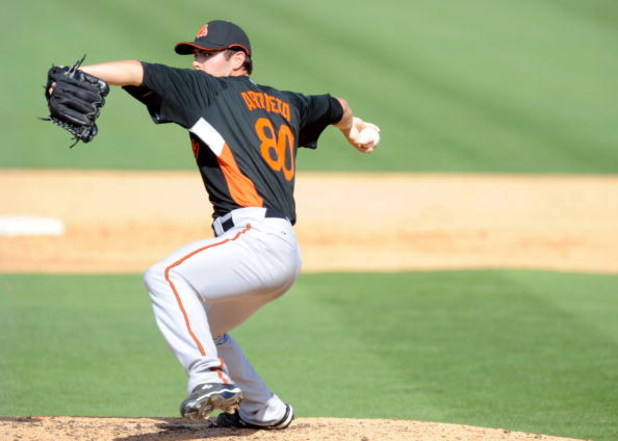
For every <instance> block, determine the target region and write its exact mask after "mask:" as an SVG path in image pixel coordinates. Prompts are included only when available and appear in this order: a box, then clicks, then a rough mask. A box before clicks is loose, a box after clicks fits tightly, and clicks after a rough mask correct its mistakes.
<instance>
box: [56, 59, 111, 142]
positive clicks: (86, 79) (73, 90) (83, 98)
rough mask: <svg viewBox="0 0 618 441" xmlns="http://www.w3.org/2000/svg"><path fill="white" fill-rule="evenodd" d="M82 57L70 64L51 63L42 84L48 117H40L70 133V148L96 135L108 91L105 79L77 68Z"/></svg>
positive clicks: (90, 139) (88, 140)
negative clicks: (54, 64)
mask: <svg viewBox="0 0 618 441" xmlns="http://www.w3.org/2000/svg"><path fill="white" fill-rule="evenodd" d="M84 58H85V56H84ZM84 58H82V59H81V60H79V61H78V62H77V63H75V64H74V65H73V66H72V67H68V66H52V67H51V69H49V71H48V72H47V84H46V85H45V98H46V99H47V106H48V107H49V118H44V119H45V120H46V121H51V122H52V123H54V124H57V125H59V126H60V127H62V128H63V129H65V130H68V131H69V132H70V133H71V134H72V135H73V137H74V138H73V139H75V143H73V145H72V146H71V147H73V146H74V145H75V144H77V143H78V142H79V141H82V142H90V141H92V139H93V138H94V137H95V136H96V134H97V133H98V128H97V125H96V124H95V121H96V120H97V118H98V117H99V111H100V109H101V107H103V105H104V104H105V96H106V95H107V94H108V93H109V86H108V85H107V83H106V82H105V81H103V80H101V79H100V78H97V77H95V76H92V75H89V74H87V73H86V72H82V71H81V70H79V66H80V65H81V64H82V62H83V61H84Z"/></svg>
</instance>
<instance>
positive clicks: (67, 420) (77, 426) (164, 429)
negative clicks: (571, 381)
mask: <svg viewBox="0 0 618 441" xmlns="http://www.w3.org/2000/svg"><path fill="white" fill-rule="evenodd" d="M0 437H2V439H3V440H7V441H8V440H10V441H14V440H22V441H30V440H36V441H69V440H70V441H154V440H156V441H181V440H182V441H185V440H201V439H216V440H218V441H238V440H243V441H244V440H247V441H248V440H265V441H280V440H281V441H284V440H285V441H301V440H302V441H322V440H329V441H374V440H379V441H406V440H414V441H437V440H440V441H484V440H491V441H567V440H571V439H570V438H558V437H552V436H547V435H539V434H531V433H523V432H511V431H508V430H503V429H486V428H480V427H470V426H459V425H453V424H438V423H424V422H420V421H403V420H362V419H339V418H301V419H297V420H295V421H294V423H292V425H291V426H290V427H289V428H288V429H286V430H283V431H265V430H251V429H242V430H240V429H226V428H218V427H211V426H210V425H209V424H208V423H206V424H191V423H186V422H184V421H183V420H180V419H173V418H88V417H0Z"/></svg>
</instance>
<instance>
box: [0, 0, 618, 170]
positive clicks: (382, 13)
mask: <svg viewBox="0 0 618 441" xmlns="http://www.w3.org/2000/svg"><path fill="white" fill-rule="evenodd" d="M4 9H5V10H4V13H3V15H2V18H0V20H1V21H0V23H1V24H2V28H3V30H4V32H5V38H4V39H3V42H2V45H3V53H4V56H5V59H6V60H7V61H6V62H5V66H4V68H3V69H2V72H1V75H2V77H1V79H2V84H5V89H4V99H3V100H2V103H1V104H0V111H1V112H2V120H3V121H4V127H3V130H2V134H1V135H0V136H2V155H1V156H0V166H2V167H50V166H54V167H62V168H112V169H113V168H122V169H126V168H138V169H139V168H163V169H165V168H170V167H171V168H193V167H194V164H193V161H192V157H191V154H190V149H189V143H188V137H187V135H186V134H185V133H184V132H183V131H182V130H179V129H178V128H177V127H173V126H160V127H155V126H154V124H152V122H151V120H150V117H149V116H148V114H147V112H146V110H145V109H144V108H142V106H141V105H140V104H139V103H137V102H135V101H134V100H133V99H131V98H130V97H129V96H128V95H127V94H126V93H125V92H123V91H121V90H114V91H113V92H112V94H111V95H110V97H109V99H108V104H107V105H106V107H105V108H104V109H103V112H102V116H101V119H100V120H99V121H100V122H99V127H100V129H101V133H100V135H99V137H98V138H97V139H96V140H95V141H93V142H92V143H91V144H89V145H81V146H79V148H75V149H73V150H69V149H68V146H69V145H70V141H69V138H70V137H69V136H68V135H67V134H66V133H64V132H63V131H62V130H61V129H59V128H57V127H51V126H50V125H49V124H46V123H43V122H41V121H38V120H36V117H38V116H45V115H46V107H45V102H44V99H43V90H42V85H43V84H44V82H45V76H46V72H47V69H48V68H49V67H50V65H51V64H52V63H56V64H71V63H72V62H73V61H74V60H76V59H78V58H80V57H81V56H82V55H83V54H84V53H87V54H88V59H87V60H88V61H89V62H91V63H94V62H101V61H108V60H115V59H141V60H145V61H152V62H162V63H166V64H170V65H174V66H179V67H182V66H187V67H188V66H189V61H190V59H189V58H187V57H180V56H178V55H176V54H175V53H174V52H173V50H172V48H173V46H174V44H176V43H177V42H179V41H184V40H186V39H191V38H192V36H193V35H194V33H195V31H196V30H197V29H198V28H199V27H200V25H201V24H202V22H203V21H206V20H208V19H212V18H225V19H231V20H234V21H237V22H238V23H240V24H241V25H242V26H243V27H244V28H246V30H247V32H248V33H249V35H250V37H251V38H252V42H253V46H254V52H255V64H256V70H255V75H254V78H255V80H256V81H258V82H261V83H263V84H269V85H273V86H276V87H279V88H283V89H292V90H297V91H302V92H305V93H325V92H330V93H332V94H334V95H338V96H343V97H345V98H347V99H348V100H349V101H350V103H351V105H352V106H353V109H354V110H355V111H356V112H357V113H358V114H359V115H361V116H362V117H364V118H366V119H368V120H371V121H375V122H376V123H378V124H379V125H380V126H381V127H382V129H383V136H382V148H381V149H380V151H378V152H376V154H375V155H372V156H371V157H367V156H364V155H358V154H351V153H350V151H349V148H348V147H347V145H346V144H345V143H344V142H343V140H342V138H341V136H340V135H339V134H337V133H335V131H332V133H328V134H327V135H326V136H325V137H324V139H323V140H322V143H321V148H320V152H319V153H318V152H307V151H303V152H302V154H301V160H300V161H299V169H311V170H315V169H318V170H384V171H392V170H399V171H402V170H403V171H412V170H420V171H435V170H437V171H459V172H544V173H545V172H565V173H572V172H583V173H616V172H617V171H618V149H617V148H616V146H617V145H618V131H617V130H616V121H618V106H616V102H618V83H617V82H616V81H615V79H616V78H618V57H616V56H615V54H616V50H615V46H616V39H617V37H618V26H617V25H618V4H617V3H616V2H615V1H614V0H586V1H581V0H537V1H534V2H520V1H515V0H471V1H466V2H461V1H456V0H447V1H442V2H434V1H430V0H413V1H404V0H383V1H379V2H372V3H368V2H366V3H363V4H362V6H360V5H358V4H357V2H352V1H350V0H344V1H339V2H331V1H328V2H327V1H324V0H317V1H313V2H311V4H307V5H302V6H301V5H299V4H297V3H295V2H289V1H283V0H268V1H260V2H254V1H249V0H240V1H236V2H233V3H229V2H204V1H201V0H200V1H198V0H183V1H180V2H174V4H173V5H172V4H171V3H169V2H165V1H162V0H155V1H150V2H148V6H147V7H145V6H144V3H143V2H125V1H124V0H109V1H106V2H103V3H99V4H94V5H90V6H89V7H88V8H76V7H75V4H74V2H72V1H69V0H58V1H54V2H42V1H40V0H24V1H21V2H14V3H11V4H9V5H5V8H4ZM34 11H36V12H34ZM8 85H10V87H9V86H8ZM144 158H147V163H146V162H145V159H144Z"/></svg>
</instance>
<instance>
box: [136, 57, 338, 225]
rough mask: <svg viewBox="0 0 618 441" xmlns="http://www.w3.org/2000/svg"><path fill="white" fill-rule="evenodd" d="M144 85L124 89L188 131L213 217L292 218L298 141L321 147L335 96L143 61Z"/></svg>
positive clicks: (333, 117) (156, 115)
mask: <svg viewBox="0 0 618 441" xmlns="http://www.w3.org/2000/svg"><path fill="white" fill-rule="evenodd" d="M142 64H143V66H144V80H143V85H142V86H139V87H133V86H127V87H125V89H126V90H127V91H128V92H129V93H130V94H131V95H133V96H134V97H135V98H137V99H138V100H140V101H141V102H143V103H144V104H146V105H147V107H148V111H149V112H150V115H151V116H152V118H153V120H154V121H155V122H156V123H157V124H160V123H170V122H171V123H176V124H179V125H180V126H182V127H184V128H185V129H187V130H188V131H189V134H190V139H191V146H192V149H193V154H194V156H195V159H196V161H197V164H198V167H199V169H200V173H201V175H202V179H203V180H204V185H205V186H206V190H207V192H208V195H209V198H210V201H211V203H212V204H213V207H214V216H215V217H216V216H220V215H223V214H225V213H227V212H229V211H231V210H233V209H235V208H240V207H268V208H272V209H275V210H278V211H280V212H282V213H284V214H285V215H286V216H287V217H288V218H289V219H290V220H291V221H292V223H294V222H295V221H296V213H295V204H294V197H293V192H294V178H295V174H296V166H295V163H296V152H297V149H298V147H309V148H316V147H317V140H318V137H319V136H320V134H321V133H322V131H323V130H324V129H325V128H326V127H327V126H328V125H330V124H333V123H337V122H338V121H340V120H341V117H342V116H343V109H342V107H341V104H340V103H339V101H338V100H336V99H335V98H333V97H331V96H330V95H328V94H326V95H303V94H299V93H294V92H286V91H279V90H277V89H273V88H271V87H267V86H262V85H258V84H256V83H255V82H253V80H251V78H249V77H247V76H240V77H223V78H218V77H213V76H211V75H209V74H207V73H205V72H203V71H199V70H190V69H176V68H171V67H168V66H163V65H159V64H149V63H142Z"/></svg>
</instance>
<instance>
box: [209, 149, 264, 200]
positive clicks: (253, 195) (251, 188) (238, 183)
mask: <svg viewBox="0 0 618 441" xmlns="http://www.w3.org/2000/svg"><path fill="white" fill-rule="evenodd" d="M217 161H218V162H219V166H220V167H221V171H222V172H223V176H225V181H226V182H227V186H228V188H229V190H230V196H232V199H234V202H236V203H237V204H238V205H240V206H241V207H263V206H264V199H262V197H261V196H260V195H259V194H258V192H257V190H256V188H255V184H254V183H253V182H252V181H251V179H249V178H248V177H247V176H245V175H244V174H243V173H242V172H241V171H240V169H239V168H238V164H237V163H236V159H234V155H233V154H232V150H231V149H230V147H229V146H228V145H227V143H225V144H223V149H222V150H221V154H220V155H218V156H217Z"/></svg>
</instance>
